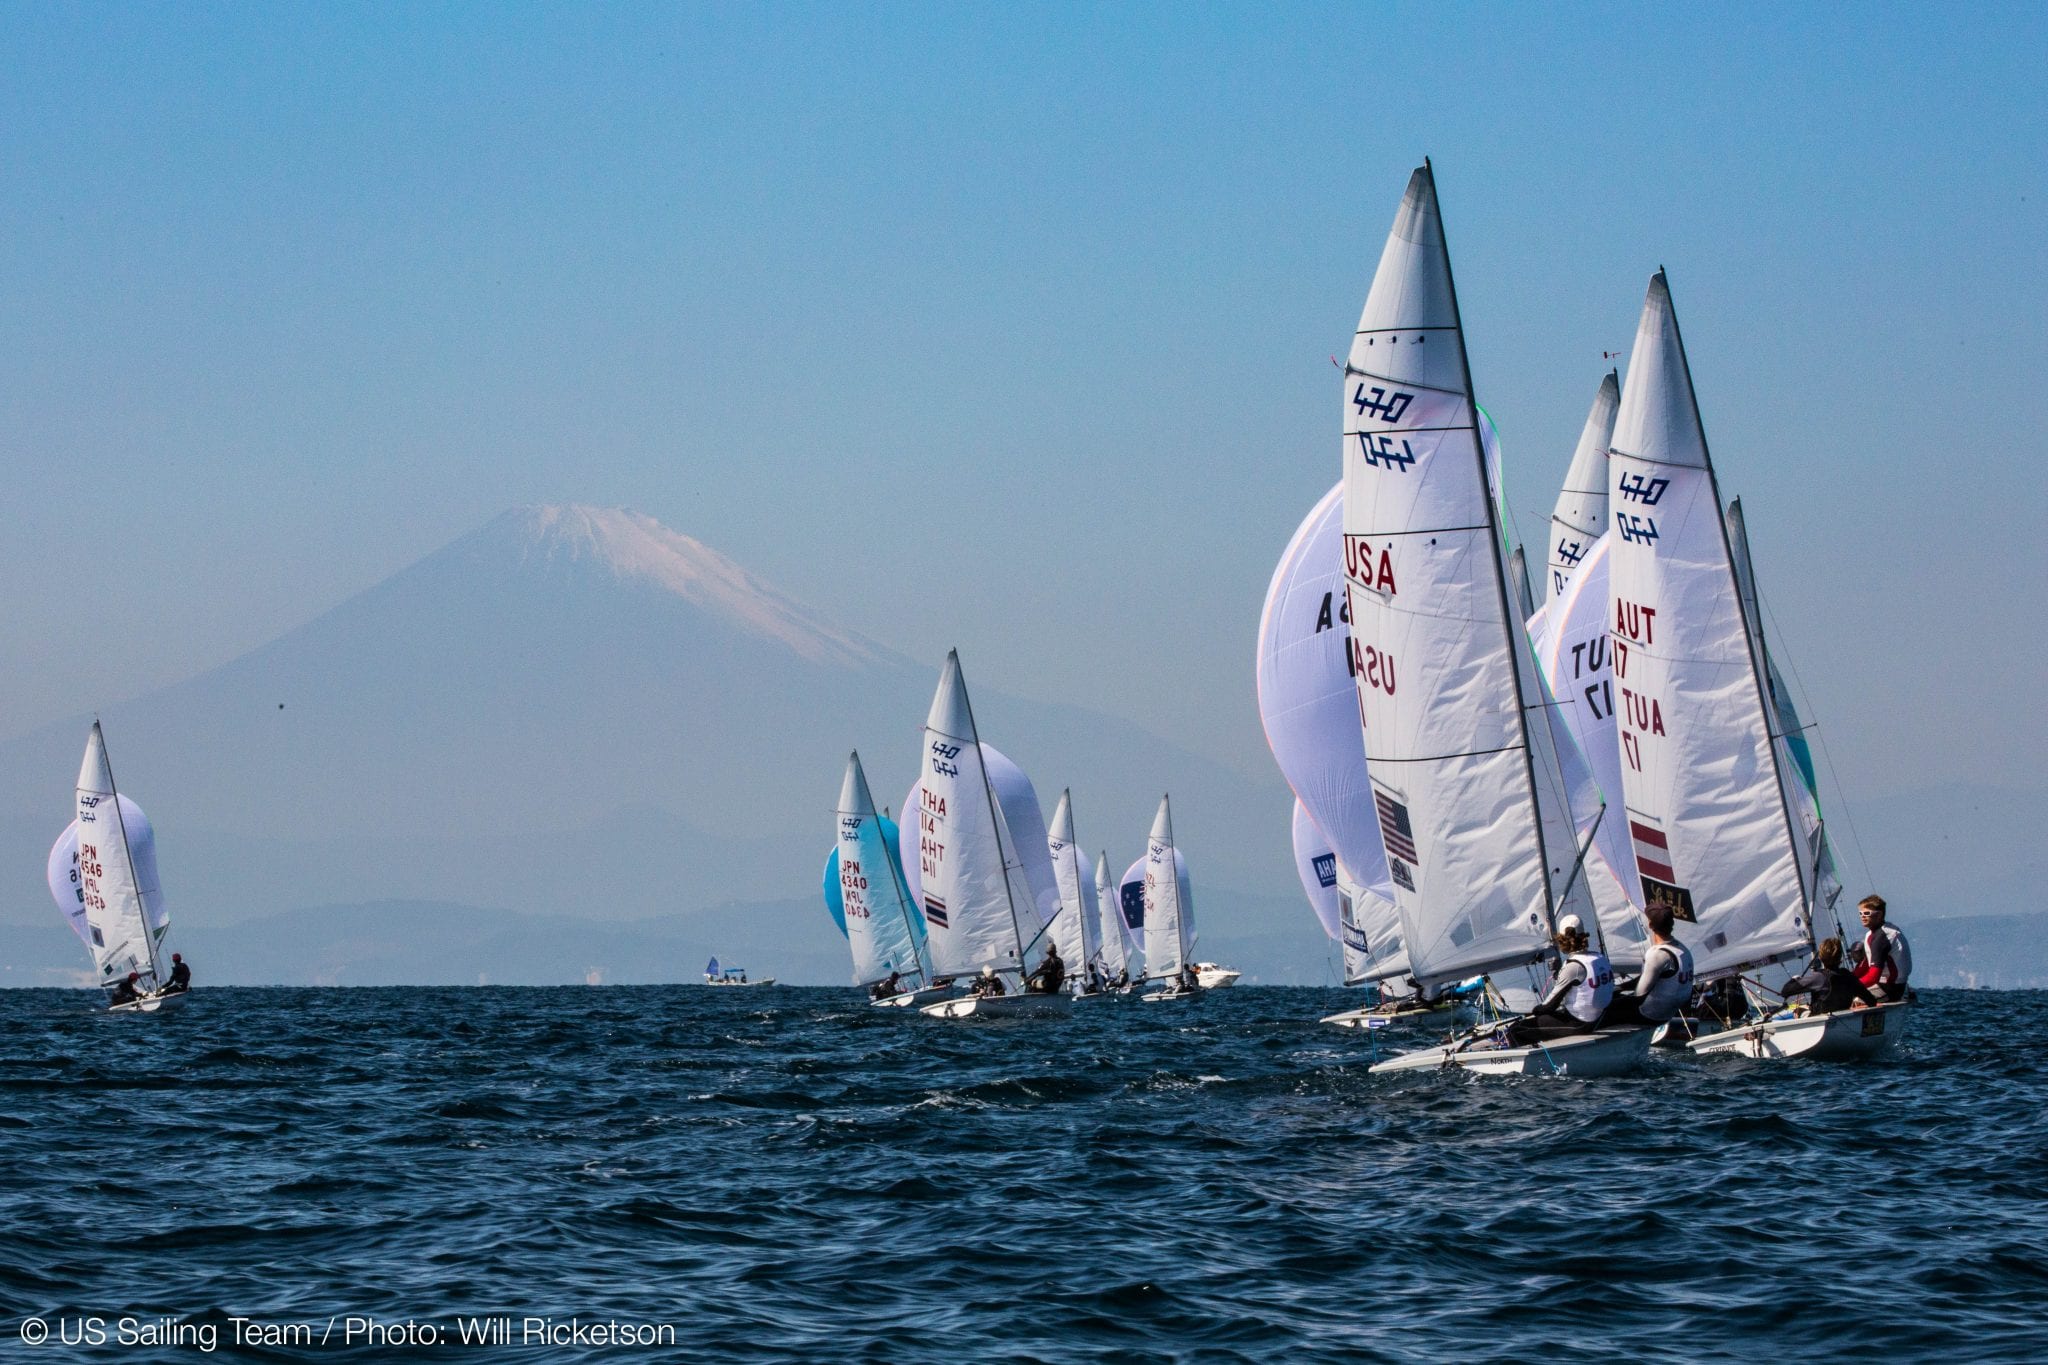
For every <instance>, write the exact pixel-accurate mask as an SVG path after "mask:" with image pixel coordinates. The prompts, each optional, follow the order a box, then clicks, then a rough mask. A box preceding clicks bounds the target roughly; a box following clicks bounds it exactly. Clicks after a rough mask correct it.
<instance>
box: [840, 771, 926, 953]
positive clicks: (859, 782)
mask: <svg viewBox="0 0 2048 1365" xmlns="http://www.w3.org/2000/svg"><path fill="white" fill-rule="evenodd" d="M838 816H839V898H840V904H841V905H842V907H844V909H845V912H846V942H847V946H848V947H849V948H851V949H852V951H853V977H854V980H855V982H856V983H858V984H859V985H863V986H867V985H872V984H874V983H875V982H877V981H881V980H884V979H886V978H887V977H888V975H889V973H891V972H900V973H901V974H902V975H904V976H906V977H921V976H922V975H923V964H922V963H920V962H919V961H918V957H917V948H916V945H915V943H914V941H913V940H912V937H911V927H910V915H911V913H912V911H911V907H910V903H909V900H908V898H907V896H906V894H905V890H904V887H903V885H902V884H901V883H900V882H898V880H897V878H896V873H895V870H894V868H893V867H891V865H890V861H889V853H888V848H887V845H886V844H885V843H884V842H883V838H882V821H881V818H880V817H879V816H878V815H876V813H875V798H874V794H873V793H872V792H871V791H869V790H868V778H867V774H866V773H865V772H863V771H862V770H861V766H860V755H859V754H857V753H856V754H852V755H849V756H848V757H847V760H846V780H845V781H844V782H842V783H841V784H840V788H839V809H838Z"/></svg>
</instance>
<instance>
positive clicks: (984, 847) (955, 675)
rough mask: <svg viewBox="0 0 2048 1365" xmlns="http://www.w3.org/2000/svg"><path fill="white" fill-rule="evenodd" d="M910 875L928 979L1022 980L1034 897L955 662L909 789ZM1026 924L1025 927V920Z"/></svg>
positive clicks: (953, 659)
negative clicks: (913, 808)
mask: <svg viewBox="0 0 2048 1365" xmlns="http://www.w3.org/2000/svg"><path fill="white" fill-rule="evenodd" d="M917 798H918V806H917V837H918V874H919V885H920V891H921V902H922V904H921V908H922V910H923V911H924V916H925V925H926V934H927V938H926V942H927V944H928V946H929V948H930V951H931V956H932V964H931V965H932V970H933V971H934V972H937V973H938V974H940V975H942V976H955V975H965V974H967V973H970V972H978V971H980V970H981V969H982V968H983V967H994V968H995V969H997V970H998V971H1004V970H1007V971H1014V972H1022V971H1023V970H1024V967H1025V963H1024V954H1025V952H1026V949H1027V946H1028V944H1029V943H1030V942H1031V941H1032V940H1034V939H1035V938H1036V937H1037V935H1038V929H1039V923H1038V921H1037V917H1036V915H1035V913H1034V909H1033V907H1034V906H1035V903H1036V902H1035V898H1034V895H1033V891H1032V888H1031V884H1030V881H1029V879H1028V878H1027V876H1026V875H1025V872H1024V865H1023V862H1022V860H1021V859H1020V858H1018V857H1017V855H1016V854H1015V853H1014V852H1013V851H1012V850H1014V848H1015V847H1016V844H1015V841H1014V840H1013V839H1012V838H1011V837H1010V834H1009V831H1008V829H1007V827H1006V823H1005V821H1004V820H1003V814H1002V809H1001V807H1000V806H998V805H997V804H996V798H995V792H994V789H993V788H992V787H991V786H990V785H989V780H988V775H987V771H986V769H985V767H984V765H983V762H982V751H981V743H980V741H979V739H978V738H977V737H976V734H975V728H974V714H973V712H972V710H971V709H970V708H969V706H968V701H967V682H966V679H965V678H964V677H963V676H962V675H961V672H960V658H959V655H958V654H957V653H949V654H948V655H947V656H946V668H945V672H944V673H943V674H942V675H941V676H940V678H939V689H938V692H937V694H936V695H934V696H933V698H932V709H931V713H930V715H929V716H927V717H926V719H925V729H924V764H923V772H922V773H921V775H920V777H919V781H918V786H917ZM1027 916H1029V917H1030V918H1029V919H1027V918H1026V917H1027Z"/></svg>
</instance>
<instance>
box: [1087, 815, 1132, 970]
mask: <svg viewBox="0 0 2048 1365" xmlns="http://www.w3.org/2000/svg"><path fill="white" fill-rule="evenodd" d="M1095 905H1096V910H1097V913H1098V914H1099V915H1100V916H1101V928H1100V938H1101V942H1102V970H1103V974H1104V975H1105V976H1107V977H1108V978H1109V979H1110V980H1111V981H1115V982H1119V983H1121V984H1120V985H1119V986H1118V987H1117V990H1116V993H1117V994H1118V995H1128V994H1129V993H1130V977H1131V974H1132V973H1131V967H1132V965H1133V963H1132V957H1133V955H1134V953H1133V949H1132V945H1131V931H1130V927H1129V926H1128V925H1126V924H1125V923H1124V915H1123V904H1122V897H1121V896H1119V895H1118V893H1117V885H1116V879H1115V878H1114V877H1112V876H1110V873H1109V851H1108V850H1107V849H1104V850H1103V851H1102V852H1100V853H1097V854H1096V855H1095Z"/></svg>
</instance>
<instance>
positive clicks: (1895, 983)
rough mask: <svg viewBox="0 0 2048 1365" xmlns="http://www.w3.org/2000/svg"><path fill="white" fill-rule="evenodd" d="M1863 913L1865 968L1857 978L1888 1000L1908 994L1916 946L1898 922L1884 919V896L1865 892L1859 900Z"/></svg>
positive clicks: (1900, 998)
mask: <svg viewBox="0 0 2048 1365" xmlns="http://www.w3.org/2000/svg"><path fill="white" fill-rule="evenodd" d="M1856 909H1857V911H1858V912H1859V913H1860V914H1861V915H1862V917H1863V969H1862V970H1861V971H1859V972H1858V973H1857V974H1856V978H1857V980H1859V981H1861V982H1862V983H1863V984H1864V985H1865V986H1868V987H1869V988H1870V989H1871V990H1873V991H1875V992H1876V993H1877V994H1878V995H1879V996H1881V997H1883V998H1884V999H1885V1000H1887V1001H1891V1000H1904V999H1905V998H1906V978H1907V977H1909V976H1911V975H1912V974H1913V950H1912V948H1910V947H1909V946H1907V943H1906V936H1905V935H1904V934H1902V933H1900V932H1899V927H1898V926H1897V925H1895V924H1887V923H1885V916H1884V897H1883V896H1865V897H1864V898H1863V899H1862V900H1860V901H1858V902H1856Z"/></svg>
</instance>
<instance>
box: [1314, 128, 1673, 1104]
mask: <svg viewBox="0 0 2048 1365" xmlns="http://www.w3.org/2000/svg"><path fill="white" fill-rule="evenodd" d="M1344 378H1345V391H1344V402H1345V412H1344V416H1345V423H1344V427H1345V434H1344V569H1345V579H1346V591H1347V594H1348V598H1349V605H1350V615H1351V632H1352V644H1351V647H1352V652H1353V656H1354V657H1353V662H1354V670H1355V675H1356V676H1355V683H1356V688H1357V695H1358V704H1359V714H1360V717H1361V719H1362V721H1363V724H1364V736H1365V746H1366V766H1367V769H1368V771H1369V772H1370V773H1371V778H1372V785H1373V797H1374V803H1375V806H1376V808H1377V812H1378V815H1379V821H1380V830H1381V834H1382V837H1383V839H1384V842H1385V846H1386V856H1387V866H1388V871H1389V873H1390V874H1391V879H1392V882H1393V887H1394V898H1395V904H1396V906H1397V907H1398V909H1399V912H1400V915H1401V922H1402V928H1403V937H1404V938H1405V940H1406V943H1407V948H1408V954H1409V960H1410V968H1411V974H1412V975H1413V976H1414V977H1415V978H1416V980H1417V981H1419V982H1420V983H1422V984H1423V985H1424V986H1425V987H1427V986H1430V985H1438V986H1442V985H1448V984H1450V983H1452V982H1454V981H1457V980H1460V979H1462V978H1464V977H1467V976H1471V975H1474V974H1478V973H1492V972H1497V971H1501V970H1503V969H1507V968H1512V967H1525V966H1527V965H1529V964H1532V963H1536V962H1539V961H1541V960H1543V959H1544V958H1546V957H1547V956H1548V954H1549V952H1550V941H1551V936H1552V934H1553V933H1554V932H1555V924H1556V922H1557V920H1558V918H1560V917H1561V916H1562V915H1564V914H1565V913H1567V912H1570V913H1575V914H1577V915H1578V917H1579V919H1580V920H1581V921H1582V922H1591V921H1592V920H1593V918H1594V916H1593V910H1592V905H1591V902H1590V900H1589V899H1588V897H1587V896H1586V892H1585V885H1584V881H1583V878H1582V877H1581V875H1580V871H1581V868H1580V864H1581V862H1582V860H1583V857H1584V852H1585V849H1584V847H1583V846H1582V845H1581V844H1580V843H1579V840H1578V838H1577V832H1576V829H1575V825H1574V821H1573V820H1572V818H1571V811H1570V809H1569V808H1568V806H1567V803H1566V801H1565V799H1564V793H1563V782H1562V779H1561V777H1560V776H1559V773H1558V767H1557V759H1556V755H1555V753H1554V752H1552V749H1551V738H1550V733H1549V728H1548V726H1547V725H1545V724H1543V723H1542V722H1541V718H1540V713H1541V711H1542V708H1543V707H1544V706H1545V705H1546V698H1545V694H1544V692H1543V688H1542V683H1541V680H1540V678H1539V677H1538V675H1537V673H1536V667H1535V659H1534V655H1533V653H1532V651H1531V650H1530V648H1529V644H1528V639H1527V636H1526V634H1525V633H1524V625H1523V618H1522V616H1521V615H1520V613H1519V612H1518V611H1516V610H1515V608H1514V606H1513V605H1511V603H1510V599H1509V583H1508V572H1507V563H1506V546H1505V540H1504V537H1503V536H1502V534H1501V528H1500V524H1499V512H1498V509H1497V508H1496V506H1495V505H1494V500H1493V498H1492V496H1491V494H1490V491H1489V489H1490V480H1489V478H1488V471H1487V467H1486V464H1487V462H1486V457H1485V454H1484V450H1483V446H1482V443H1481V440H1480V434H1479V428H1478V416H1477V410H1476V405H1475V403H1474V402H1473V398H1472V392H1471V382H1470V375H1469V367H1468V365H1467V363H1466V359H1465V348H1464V337H1463V332H1462V330H1461V326H1460V323H1459V318H1458V303H1457V294H1456V290H1455V288H1454V286H1453V284H1452V279H1451V268H1450V254H1449V251H1448V249H1447V248H1446V246H1445V243H1444V234H1443V224H1442V219H1441V218H1440V216H1439V213H1438V209H1437V198H1436V185H1435V180H1434V176H1433V173H1432V171H1431V168H1430V166H1429V165H1428V163H1426V162H1425V163H1424V164H1423V165H1422V166H1421V167H1420V168H1418V169H1417V170H1416V171H1415V173H1414V175H1413V176H1412V177H1411V178H1410V180H1409V183H1408V189H1407V192H1406V194H1405V195H1404V196H1403V198H1402V202H1401V208H1400V210H1399V212H1398V213H1397V215H1396V217H1395V221H1394V227H1393V231H1392V232H1391V233H1390V234H1389V236H1388V239H1387V245H1386V250H1385V252H1384V253H1383V254H1382V256H1381V258H1380V263H1379V269H1378V271H1377V272H1376V274H1375V275H1374V278H1373V283H1372V289H1371V292H1370V294H1369V295H1368V297H1367V299H1366V303H1365V308H1364V311H1363V313H1362V315H1361V317H1360V319H1359V324H1358V332H1357V334H1356V336H1355V337H1354V339H1353V341H1352V346H1351V352H1350V360H1349V363H1348V364H1347V365H1346V366H1345V377H1344ZM1532 712H1534V713H1537V714H1536V718H1535V719H1536V723H1533V724H1532V714H1531V713H1532ZM1649 1045H1650V1031H1649V1030H1648V1029H1641V1028H1637V1029H1628V1030H1616V1031H1612V1032H1590V1033H1585V1034H1578V1035H1573V1036H1571V1037H1567V1038H1562V1039H1553V1040H1548V1041H1546V1042H1545V1043H1544V1044H1542V1045H1540V1046H1527V1047H1518V1046H1511V1045H1509V1043H1508V1037H1507V1034H1506V1033H1505V1031H1504V1029H1503V1028H1502V1027H1501V1026H1494V1027H1492V1028H1485V1027H1482V1028H1481V1029H1479V1030H1475V1031H1473V1032H1471V1033H1468V1034H1466V1035H1463V1036H1462V1037H1458V1038H1454V1039H1452V1040H1451V1041H1450V1042H1448V1043H1446V1044H1445V1045H1444V1046H1442V1047H1437V1048H1430V1049H1425V1050H1421V1051H1417V1052H1411V1053H1406V1054H1403V1055H1401V1056H1398V1057H1395V1058H1393V1059H1392V1060H1390V1061H1386V1062H1382V1063H1380V1064H1379V1065H1378V1066H1376V1067H1374V1068H1373V1069H1374V1070H1375V1071H1395V1070H1409V1069H1415V1068H1422V1067H1450V1066H1456V1067H1461V1068H1465V1069H1468V1070H1473V1071H1479V1072H1487V1073H1524V1072H1547V1071H1566V1072H1569V1073H1570V1074H1572V1075H1575V1076H1585V1075H1604V1074H1609V1073H1612V1072H1616V1071H1620V1070H1623V1069H1626V1068H1628V1067H1632V1066H1635V1065H1638V1064H1640V1063H1641V1061H1642V1060H1643V1058H1644V1057H1645V1056H1646V1055H1647V1053H1648V1050H1649Z"/></svg>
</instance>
